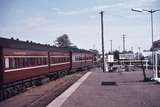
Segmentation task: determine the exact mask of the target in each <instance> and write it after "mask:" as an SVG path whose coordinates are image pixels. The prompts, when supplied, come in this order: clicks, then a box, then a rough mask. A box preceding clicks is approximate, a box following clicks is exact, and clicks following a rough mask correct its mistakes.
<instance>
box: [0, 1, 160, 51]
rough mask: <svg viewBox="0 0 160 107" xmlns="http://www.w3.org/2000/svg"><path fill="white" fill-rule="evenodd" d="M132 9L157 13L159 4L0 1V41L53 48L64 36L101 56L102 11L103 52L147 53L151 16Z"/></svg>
mask: <svg viewBox="0 0 160 107" xmlns="http://www.w3.org/2000/svg"><path fill="white" fill-rule="evenodd" d="M131 8H140V9H148V10H150V9H153V10H156V9H160V0H0V37H5V38H11V37H14V38H19V39H20V40H23V41H26V40H29V41H33V42H37V43H42V44H51V45H53V43H54V41H55V40H56V38H57V37H59V36H61V35H63V34H67V35H68V36H69V38H70V40H71V42H72V43H73V44H74V45H76V46H77V47H79V48H83V49H97V50H99V51H100V52H101V25H100V14H99V12H100V11H101V10H103V11H104V43H105V52H108V51H110V40H112V41H113V42H112V43H113V49H112V50H115V49H117V50H120V51H122V46H123V43H122V35H123V34H125V35H126V50H131V47H133V50H134V51H138V47H141V50H144V49H145V50H148V49H150V47H151V25H150V13H148V12H141V13H140V12H134V11H131ZM153 17H154V40H158V39H160V11H157V12H156V13H154V15H153Z"/></svg>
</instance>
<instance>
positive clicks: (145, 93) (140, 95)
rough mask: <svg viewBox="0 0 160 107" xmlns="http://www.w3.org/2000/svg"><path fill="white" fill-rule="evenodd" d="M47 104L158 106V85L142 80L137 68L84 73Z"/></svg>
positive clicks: (53, 106)
mask: <svg viewBox="0 0 160 107" xmlns="http://www.w3.org/2000/svg"><path fill="white" fill-rule="evenodd" d="M47 107H160V84H156V83H155V82H143V75H142V72H141V71H134V72H121V73H117V72H116V73H109V72H102V70H101V69H98V68H97V69H94V70H91V71H90V72H88V73H86V74H85V75H84V76H83V77H82V78H81V79H80V80H78V81H77V82H76V83H75V84H73V85H72V86H71V87H70V88H69V89H67V90H66V91H65V92H64V93H62V94H61V95H60V96H58V97H57V98H56V99H55V100H53V101H52V102H51V103H50V104H48V106H47Z"/></svg>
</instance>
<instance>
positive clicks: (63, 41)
mask: <svg viewBox="0 0 160 107" xmlns="http://www.w3.org/2000/svg"><path fill="white" fill-rule="evenodd" d="M54 43H55V45H56V46H57V47H71V44H72V43H71V42H70V39H69V37H68V35H67V34H63V35H62V36H59V37H58V38H57V39H56V40H55V41H54Z"/></svg>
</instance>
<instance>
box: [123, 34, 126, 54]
mask: <svg viewBox="0 0 160 107" xmlns="http://www.w3.org/2000/svg"><path fill="white" fill-rule="evenodd" d="M122 38H123V52H125V38H126V35H125V34H123V35H122Z"/></svg>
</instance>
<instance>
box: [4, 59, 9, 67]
mask: <svg viewBox="0 0 160 107" xmlns="http://www.w3.org/2000/svg"><path fill="white" fill-rule="evenodd" d="M5 68H9V58H5Z"/></svg>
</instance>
